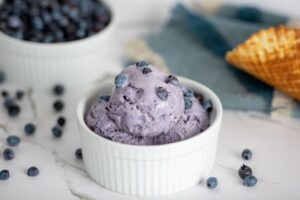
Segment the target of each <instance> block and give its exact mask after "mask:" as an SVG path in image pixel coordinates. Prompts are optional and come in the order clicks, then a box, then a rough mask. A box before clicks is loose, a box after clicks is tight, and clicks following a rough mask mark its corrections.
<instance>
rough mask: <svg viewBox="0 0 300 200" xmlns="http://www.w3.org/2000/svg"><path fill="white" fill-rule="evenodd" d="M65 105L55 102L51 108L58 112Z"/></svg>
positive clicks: (58, 101) (59, 101)
mask: <svg viewBox="0 0 300 200" xmlns="http://www.w3.org/2000/svg"><path fill="white" fill-rule="evenodd" d="M64 107H65V104H64V102H62V101H61V100H57V101H55V102H54V103H53V108H54V110H55V111H57V112H60V111H62V110H63V109H64Z"/></svg>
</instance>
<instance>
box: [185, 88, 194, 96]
mask: <svg viewBox="0 0 300 200" xmlns="http://www.w3.org/2000/svg"><path fill="white" fill-rule="evenodd" d="M183 96H184V97H188V98H192V97H194V96H195V95H194V91H192V90H190V89H187V91H186V92H184V93H183Z"/></svg>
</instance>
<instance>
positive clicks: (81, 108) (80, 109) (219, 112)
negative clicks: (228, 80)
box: [76, 76, 223, 150]
mask: <svg viewBox="0 0 300 200" xmlns="http://www.w3.org/2000/svg"><path fill="white" fill-rule="evenodd" d="M177 77H178V79H179V81H180V82H181V83H183V85H186V84H187V85H194V86H197V87H198V88H199V90H201V91H205V92H204V93H206V96H209V99H210V100H211V101H212V103H213V105H214V109H215V110H216V116H215V119H214V121H213V123H212V124H210V126H209V127H208V128H207V129H206V130H204V131H203V132H201V133H199V134H197V135H195V136H193V137H190V138H188V139H185V140H180V141H177V142H173V143H167V144H161V145H132V144H124V143H119V142H114V141H111V140H109V139H106V138H104V137H102V136H100V135H97V134H96V133H95V132H93V131H92V130H91V129H90V128H89V127H88V126H87V125H86V123H85V120H84V115H85V113H86V110H85V107H86V104H87V102H88V101H89V100H90V99H91V97H92V96H95V93H96V92H99V88H101V86H103V85H107V84H111V82H112V80H106V81H103V82H101V84H99V85H97V86H96V87H94V88H93V89H91V90H90V91H89V92H88V93H87V94H86V95H85V96H84V97H83V98H81V99H80V101H79V103H78V105H77V110H76V112H77V113H76V114H77V121H78V123H79V126H81V127H82V128H83V129H84V130H81V131H85V133H86V134H89V135H90V136H91V137H94V138H95V140H98V141H99V142H104V143H106V144H107V145H111V146H115V147H117V148H126V149H129V150H130V149H132V150H136V149H140V150H141V149H143V150H150V149H151V150H153V149H156V150H157V149H160V148H176V147H179V146H180V145H185V144H186V143H190V142H193V141H195V140H198V139H200V138H203V137H206V136H207V134H209V133H210V132H211V134H212V132H213V131H214V129H216V128H217V126H219V125H221V122H222V116H223V107H222V103H221V101H220V99H219V98H218V96H217V95H216V94H215V93H214V92H213V91H212V90H211V89H209V88H208V87H207V86H205V85H203V84H201V83H199V82H197V81H194V80H191V79H188V78H184V77H180V76H177Z"/></svg>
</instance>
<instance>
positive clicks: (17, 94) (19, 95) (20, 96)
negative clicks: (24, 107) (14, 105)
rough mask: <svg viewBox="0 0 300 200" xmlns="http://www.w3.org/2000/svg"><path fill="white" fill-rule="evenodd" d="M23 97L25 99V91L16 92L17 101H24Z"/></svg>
mask: <svg viewBox="0 0 300 200" xmlns="http://www.w3.org/2000/svg"><path fill="white" fill-rule="evenodd" d="M23 97H24V91H22V90H18V91H17V92H16V99H18V100H21V99H23Z"/></svg>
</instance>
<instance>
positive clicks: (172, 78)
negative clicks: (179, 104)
mask: <svg viewBox="0 0 300 200" xmlns="http://www.w3.org/2000/svg"><path fill="white" fill-rule="evenodd" d="M165 82H166V83H170V84H172V85H175V86H179V85H180V84H179V81H178V78H177V77H176V76H174V75H169V76H168V77H167V79H166V81H165Z"/></svg>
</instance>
